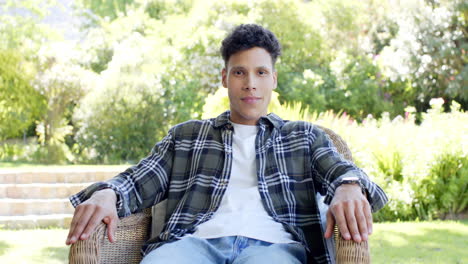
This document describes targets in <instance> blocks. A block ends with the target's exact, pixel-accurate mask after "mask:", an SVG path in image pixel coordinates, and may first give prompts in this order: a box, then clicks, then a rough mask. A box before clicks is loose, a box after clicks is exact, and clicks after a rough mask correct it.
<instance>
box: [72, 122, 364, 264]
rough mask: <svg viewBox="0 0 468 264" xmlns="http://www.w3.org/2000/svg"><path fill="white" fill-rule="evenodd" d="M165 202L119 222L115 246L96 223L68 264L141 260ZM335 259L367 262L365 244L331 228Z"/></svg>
mask: <svg viewBox="0 0 468 264" xmlns="http://www.w3.org/2000/svg"><path fill="white" fill-rule="evenodd" d="M322 129H323V130H324V131H325V132H326V133H327V134H328V135H329V136H330V138H331V139H332V141H333V143H334V144H335V146H336V148H337V149H338V151H339V152H340V153H341V154H342V155H343V156H344V157H345V158H346V159H348V160H352V156H351V152H350V150H349V148H348V146H347V145H346V142H345V141H344V140H343V139H342V138H341V137H340V136H338V135H337V134H336V133H334V132H333V131H332V130H330V129H327V128H323V127H322ZM164 211H165V202H162V203H160V204H158V205H157V206H155V207H153V209H150V208H148V209H145V210H144V211H143V212H141V213H136V214H133V215H131V216H128V217H125V218H122V219H120V222H119V225H118V227H117V230H116V233H115V238H116V242H115V243H110V242H109V240H108V238H107V235H106V225H105V224H104V223H101V224H99V226H98V227H97V228H96V230H95V232H94V233H93V234H92V235H91V237H90V238H88V239H87V240H79V241H78V242H77V243H75V244H73V245H72V246H71V248H70V253H69V261H70V263H72V264H75V263H79V264H98V263H106V264H107V263H109V264H117V263H118V264H120V263H122V264H129V263H139V262H140V261H141V255H140V248H141V247H142V245H143V243H144V242H145V241H146V240H148V239H149V238H150V236H151V232H150V230H151V229H152V234H153V235H154V234H158V233H159V231H160V230H161V229H162V225H163V223H162V221H157V220H155V222H156V223H153V224H152V214H153V215H154V216H155V219H161V220H162V219H164ZM334 241H335V253H336V255H335V259H336V263H337V264H351V263H364V264H367V263H370V253H369V245H368V242H367V241H364V242H361V243H355V242H353V241H352V240H344V239H343V238H342V237H341V235H340V234H339V232H338V229H337V227H335V236H334Z"/></svg>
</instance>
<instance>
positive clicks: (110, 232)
mask: <svg viewBox="0 0 468 264" xmlns="http://www.w3.org/2000/svg"><path fill="white" fill-rule="evenodd" d="M104 220H105V223H106V224H107V237H108V238H109V241H110V242H111V243H114V242H115V241H116V239H115V231H116V229H117V223H118V221H119V218H118V217H112V218H111V217H106V218H105V219H104Z"/></svg>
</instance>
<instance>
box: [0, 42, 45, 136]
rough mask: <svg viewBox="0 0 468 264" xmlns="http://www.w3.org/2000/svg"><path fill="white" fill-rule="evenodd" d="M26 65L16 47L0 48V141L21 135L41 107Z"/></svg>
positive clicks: (41, 100) (39, 98)
mask: <svg viewBox="0 0 468 264" xmlns="http://www.w3.org/2000/svg"><path fill="white" fill-rule="evenodd" d="M27 66H30V65H28V64H27V62H26V61H25V60H24V58H22V56H21V54H20V52H19V51H17V50H2V49H0V120H1V121H0V141H1V140H4V139H7V138H14V137H19V136H21V135H22V133H23V132H24V131H25V130H26V129H28V127H29V126H31V125H32V124H33V123H34V120H35V118H37V117H38V116H39V115H40V114H42V113H43V112H44V110H45V100H44V97H43V96H42V95H41V94H40V93H39V92H38V91H36V90H35V89H34V87H33V86H32V85H31V84H30V82H31V79H32V74H31V72H30V71H31V69H30V68H29V67H27Z"/></svg>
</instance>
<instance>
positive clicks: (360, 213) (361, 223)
mask: <svg viewBox="0 0 468 264" xmlns="http://www.w3.org/2000/svg"><path fill="white" fill-rule="evenodd" d="M355 216H356V221H357V225H358V228H359V233H360V236H361V237H360V238H362V240H363V241H367V237H368V233H367V219H366V217H365V216H364V208H363V206H357V207H356V213H355Z"/></svg>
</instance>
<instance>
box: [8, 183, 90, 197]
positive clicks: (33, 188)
mask: <svg viewBox="0 0 468 264" xmlns="http://www.w3.org/2000/svg"><path fill="white" fill-rule="evenodd" d="M91 184H92V183H31V184H0V198H11V199H53V198H68V197H69V196H70V195H73V194H75V193H77V192H79V191H81V190H82V189H84V188H86V187H88V186H89V185H91Z"/></svg>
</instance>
